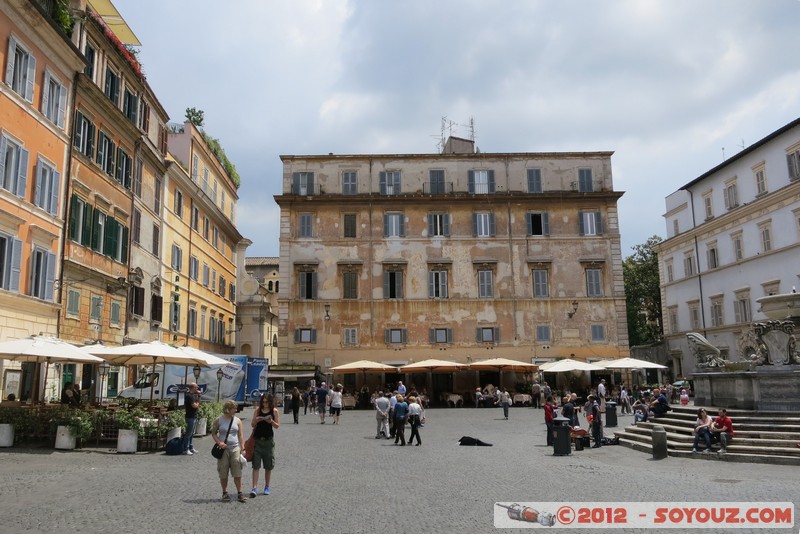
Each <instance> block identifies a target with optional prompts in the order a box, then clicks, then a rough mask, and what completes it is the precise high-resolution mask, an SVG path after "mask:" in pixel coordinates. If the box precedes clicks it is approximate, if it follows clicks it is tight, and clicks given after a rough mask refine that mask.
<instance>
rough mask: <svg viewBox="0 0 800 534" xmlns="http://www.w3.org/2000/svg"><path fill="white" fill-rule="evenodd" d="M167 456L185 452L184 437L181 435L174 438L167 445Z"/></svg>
mask: <svg viewBox="0 0 800 534" xmlns="http://www.w3.org/2000/svg"><path fill="white" fill-rule="evenodd" d="M165 451H166V453H167V456H177V455H179V454H181V453H182V452H183V439H182V438H180V437H177V438H172V439H171V440H169V441H168V442H167V446H166V447H165Z"/></svg>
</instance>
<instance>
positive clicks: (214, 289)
mask: <svg viewBox="0 0 800 534" xmlns="http://www.w3.org/2000/svg"><path fill="white" fill-rule="evenodd" d="M211 291H212V292H213V293H216V292H217V270H216V269H211Z"/></svg>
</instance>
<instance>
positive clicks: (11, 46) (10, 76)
mask: <svg viewBox="0 0 800 534" xmlns="http://www.w3.org/2000/svg"><path fill="white" fill-rule="evenodd" d="M16 57H17V40H16V39H14V38H13V37H9V38H8V53H7V54H6V61H7V63H6V83H7V84H8V85H11V84H12V82H13V81H14V60H15V59H16Z"/></svg>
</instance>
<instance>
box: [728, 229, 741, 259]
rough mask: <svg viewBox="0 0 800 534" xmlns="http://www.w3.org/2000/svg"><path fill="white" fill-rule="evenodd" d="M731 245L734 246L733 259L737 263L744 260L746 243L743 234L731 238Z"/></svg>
mask: <svg viewBox="0 0 800 534" xmlns="http://www.w3.org/2000/svg"><path fill="white" fill-rule="evenodd" d="M731 243H732V244H733V257H734V258H736V261H739V260H741V259H742V258H744V242H743V241H742V234H741V233H737V234H734V235H732V236H731Z"/></svg>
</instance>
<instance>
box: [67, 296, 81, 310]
mask: <svg viewBox="0 0 800 534" xmlns="http://www.w3.org/2000/svg"><path fill="white" fill-rule="evenodd" d="M80 313H81V293H80V291H78V290H77V289H68V290H67V315H69V316H70V317H78V316H79V315H80Z"/></svg>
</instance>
